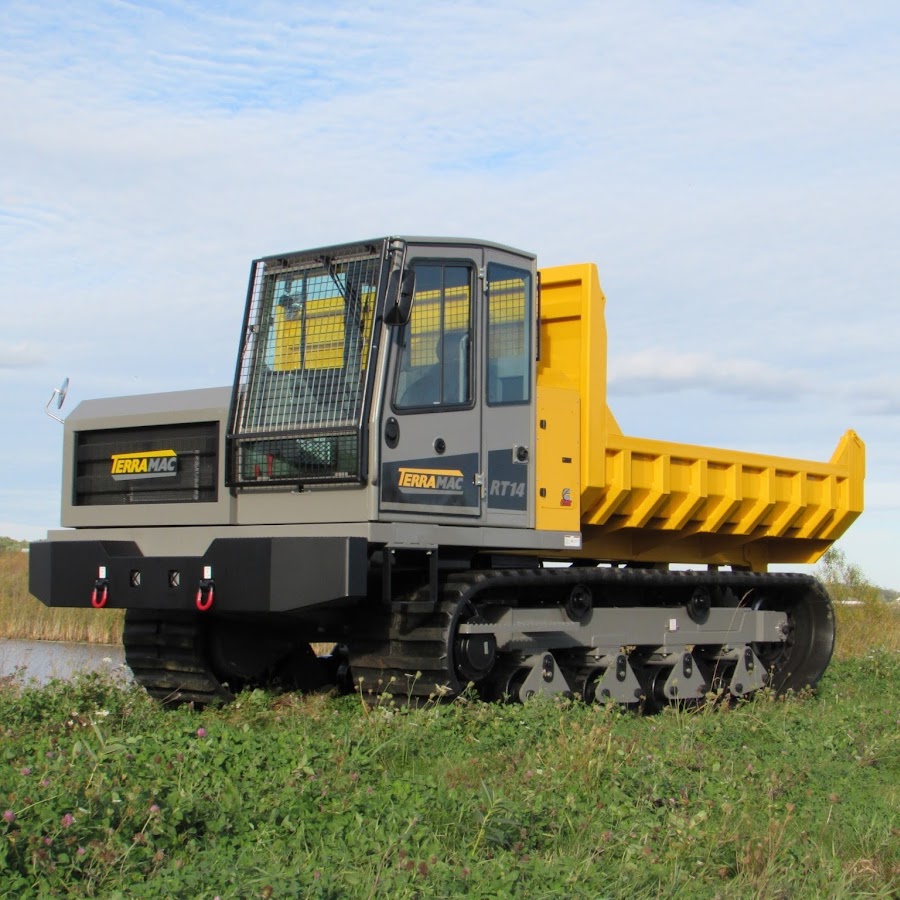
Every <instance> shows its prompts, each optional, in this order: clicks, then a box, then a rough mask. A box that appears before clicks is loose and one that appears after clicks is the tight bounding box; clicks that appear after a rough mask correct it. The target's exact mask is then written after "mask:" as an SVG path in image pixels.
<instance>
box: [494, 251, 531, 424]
mask: <svg viewBox="0 0 900 900" xmlns="http://www.w3.org/2000/svg"><path fill="white" fill-rule="evenodd" d="M486 294H487V319H488V325H487V357H488V376H487V401H488V403H489V404H490V405H491V406H501V405H504V404H509V403H528V402H529V401H530V400H531V327H532V325H531V322H532V314H531V272H529V271H528V270H527V269H515V268H513V267H512V266H501V265H498V264H497V263H489V264H488V267H487V285H486Z"/></svg>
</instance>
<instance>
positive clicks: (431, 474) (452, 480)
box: [397, 466, 463, 494]
mask: <svg viewBox="0 0 900 900" xmlns="http://www.w3.org/2000/svg"><path fill="white" fill-rule="evenodd" d="M397 486H398V487H399V488H400V490H401V491H403V492H404V493H424V492H427V493H429V494H461V493H462V491H463V473H462V472H460V470H459V469H413V468H404V467H403V466H401V467H400V468H399V470H398V477H397Z"/></svg>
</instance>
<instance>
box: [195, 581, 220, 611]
mask: <svg viewBox="0 0 900 900" xmlns="http://www.w3.org/2000/svg"><path fill="white" fill-rule="evenodd" d="M204 595H205V599H204ZM215 599H216V586H215V584H214V583H213V581H212V579H209V578H201V579H200V587H198V588H197V597H196V598H195V600H194V606H196V607H197V609H198V610H199V611H200V612H207V611H208V610H210V609H211V608H212V605H213V601H214V600H215Z"/></svg>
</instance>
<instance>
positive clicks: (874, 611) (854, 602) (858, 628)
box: [816, 547, 900, 659]
mask: <svg viewBox="0 0 900 900" xmlns="http://www.w3.org/2000/svg"><path fill="white" fill-rule="evenodd" d="M816 577H818V578H819V579H820V580H821V581H822V582H823V583H824V585H825V587H826V588H827V589H828V593H829V594H830V595H831V599H832V600H833V601H834V604H835V618H836V621H837V646H836V648H835V653H836V655H837V657H838V658H839V659H849V658H851V657H854V656H859V655H861V654H864V653H867V652H868V651H869V650H871V649H872V648H875V647H878V648H881V649H884V650H891V651H894V652H900V603H896V602H891V603H889V602H887V601H886V600H885V598H884V594H885V592H884V589H883V588H878V587H875V586H874V585H873V584H871V583H870V582H869V581H868V580H867V579H866V577H865V575H863V573H862V571H861V570H860V568H859V566H856V565H853V564H852V563H850V562H848V560H847V557H846V556H845V555H844V553H843V552H842V551H840V550H838V549H837V548H836V547H832V548H831V549H830V550H828V551H827V552H826V553H825V555H824V556H823V557H822V559H821V560H820V562H819V564H818V566H817V567H816ZM894 596H896V594H895V595H894Z"/></svg>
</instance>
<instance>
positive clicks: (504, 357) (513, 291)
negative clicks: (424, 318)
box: [481, 247, 537, 528]
mask: <svg viewBox="0 0 900 900" xmlns="http://www.w3.org/2000/svg"><path fill="white" fill-rule="evenodd" d="M536 280H537V272H536V264H535V260H534V258H533V257H527V256H524V255H519V254H517V253H511V252H509V251H507V250H505V249H503V248H500V247H486V248H485V264H484V269H483V279H482V284H483V302H482V323H483V324H482V328H481V333H482V334H483V335H484V340H483V342H482V343H483V349H482V353H483V358H484V362H483V379H482V380H483V393H482V401H483V405H482V460H483V463H484V466H485V470H484V495H485V497H484V499H485V524H487V525H494V526H506V527H514V528H533V527H534V508H535V502H534V491H535V477H534V451H535V447H534V442H535V424H536V422H535V357H536V349H537V344H536V342H537V336H536V313H535V310H536V301H535V296H536Z"/></svg>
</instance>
